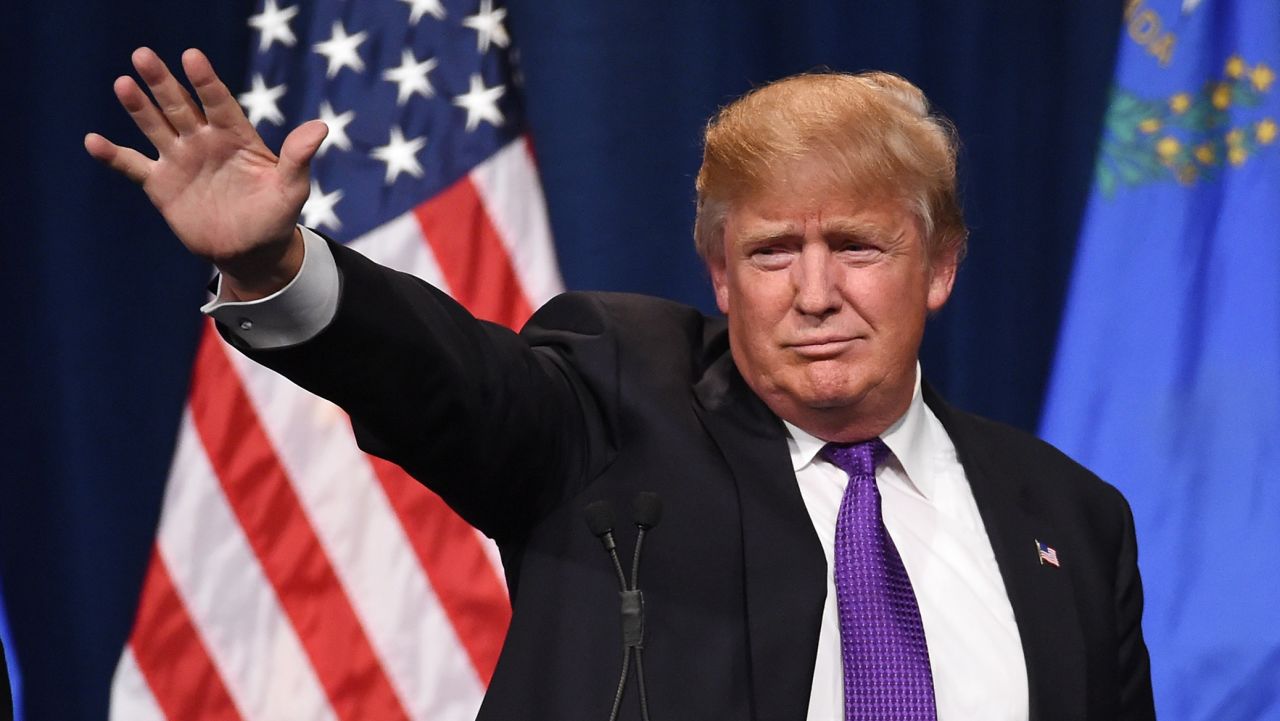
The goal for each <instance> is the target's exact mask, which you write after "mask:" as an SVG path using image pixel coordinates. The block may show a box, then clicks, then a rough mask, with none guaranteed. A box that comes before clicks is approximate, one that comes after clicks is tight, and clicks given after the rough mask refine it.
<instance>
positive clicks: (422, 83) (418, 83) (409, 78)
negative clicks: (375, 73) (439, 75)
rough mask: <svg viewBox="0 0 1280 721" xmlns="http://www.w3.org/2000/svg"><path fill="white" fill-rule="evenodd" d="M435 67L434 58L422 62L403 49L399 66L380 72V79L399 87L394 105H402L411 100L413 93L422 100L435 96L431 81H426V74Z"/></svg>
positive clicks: (411, 52) (410, 51)
mask: <svg viewBox="0 0 1280 721" xmlns="http://www.w3.org/2000/svg"><path fill="white" fill-rule="evenodd" d="M436 65H437V62H436V59H435V58H427V59H426V60H423V61H422V62H418V59H417V58H415V57H414V56H413V51H412V50H410V49H408V48H405V49H404V50H402V51H401V52H400V65H399V66H398V67H394V68H391V69H390V70H384V71H382V79H383V80H390V81H391V82H393V83H395V84H396V85H397V86H399V87H398V88H397V90H396V105H404V104H405V103H406V102H408V100H409V98H412V97H413V95H414V93H417V94H419V95H421V96H422V97H424V98H429V97H431V96H432V95H435V94H436V89H435V88H434V87H432V86H431V81H430V80H428V79H427V73H430V72H431V71H432V70H435V68H436Z"/></svg>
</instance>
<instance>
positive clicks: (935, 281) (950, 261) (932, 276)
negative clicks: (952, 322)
mask: <svg viewBox="0 0 1280 721" xmlns="http://www.w3.org/2000/svg"><path fill="white" fill-rule="evenodd" d="M959 265H960V261H959V259H958V258H957V257H956V254H955V252H954V251H952V252H946V253H943V254H942V255H941V257H938V258H935V259H933V260H932V261H931V262H930V263H929V296H928V298H927V299H926V301H925V305H926V306H927V307H928V309H929V313H931V314H932V313H937V312H938V311H940V310H942V306H944V305H946V303H947V299H948V298H950V297H951V288H952V287H953V286H955V284H956V269H957V268H958V267H959Z"/></svg>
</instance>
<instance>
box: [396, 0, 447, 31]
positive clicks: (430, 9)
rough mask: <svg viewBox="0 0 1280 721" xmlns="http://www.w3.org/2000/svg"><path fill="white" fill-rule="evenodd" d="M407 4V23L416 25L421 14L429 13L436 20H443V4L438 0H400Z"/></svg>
mask: <svg viewBox="0 0 1280 721" xmlns="http://www.w3.org/2000/svg"><path fill="white" fill-rule="evenodd" d="M400 2H402V3H405V4H406V5H408V6H409V23H410V24H412V25H417V24H418V21H419V20H421V19H422V16H423V15H430V16H431V17H433V18H435V19H436V20H444V6H443V5H441V4H440V0H400Z"/></svg>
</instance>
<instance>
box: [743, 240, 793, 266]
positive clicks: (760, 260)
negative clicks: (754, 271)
mask: <svg viewBox="0 0 1280 721" xmlns="http://www.w3.org/2000/svg"><path fill="white" fill-rule="evenodd" d="M792 255H793V252H792V250H791V249H790V248H788V247H786V246H783V245H761V246H758V247H756V248H752V249H751V253H750V256H749V257H750V258H751V262H752V263H754V264H756V265H757V266H759V267H761V268H764V269H766V270H771V269H775V268H783V267H785V266H786V265H787V263H789V262H791V256H792Z"/></svg>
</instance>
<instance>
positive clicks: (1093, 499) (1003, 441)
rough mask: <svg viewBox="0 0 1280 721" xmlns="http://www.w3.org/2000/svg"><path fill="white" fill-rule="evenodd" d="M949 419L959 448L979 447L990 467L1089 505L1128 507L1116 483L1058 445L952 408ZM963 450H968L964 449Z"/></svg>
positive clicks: (1020, 430) (950, 429) (1056, 495)
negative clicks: (1000, 469)
mask: <svg viewBox="0 0 1280 721" xmlns="http://www.w3.org/2000/svg"><path fill="white" fill-rule="evenodd" d="M946 413H947V415H949V416H950V419H949V422H944V425H946V426H947V430H948V432H949V433H951V434H952V435H953V437H955V442H956V447H957V449H976V450H975V451H973V452H977V453H981V454H982V455H983V456H984V462H985V463H987V464H988V465H998V466H1003V468H1004V470H1006V471H1007V472H1009V473H1012V474H1016V476H1018V477H1021V478H1026V479H1035V480H1036V481H1037V482H1036V483H1035V484H1034V485H1035V487H1036V489H1037V491H1038V492H1039V493H1044V494H1048V495H1051V496H1055V497H1059V498H1060V499H1061V500H1064V501H1065V500H1066V499H1067V498H1075V499H1077V500H1083V501H1085V502H1086V503H1089V504H1090V505H1098V504H1101V505H1106V506H1113V507H1119V508H1123V509H1125V510H1126V512H1127V509H1128V502H1127V501H1126V500H1125V499H1124V496H1123V495H1122V494H1121V493H1120V491H1119V490H1118V489H1116V487H1115V486H1113V485H1111V484H1110V483H1108V482H1107V481H1104V480H1103V479H1102V478H1100V477H1098V475H1097V474H1095V473H1094V472H1093V471H1091V470H1089V469H1088V468H1085V467H1084V466H1083V465H1081V464H1080V463H1079V462H1078V461H1076V460H1075V459H1073V458H1072V457H1070V456H1068V455H1067V454H1066V453H1063V452H1062V451H1061V450H1059V449H1058V448H1057V447H1056V446H1054V445H1053V444H1051V443H1049V442H1047V441H1045V440H1043V439H1041V438H1039V437H1037V436H1035V435H1033V434H1031V433H1028V432H1027V431H1024V430H1022V429H1020V428H1015V427H1014V426H1011V425H1008V424H1005V423H1001V422H999V421H994V420H991V419H990V418H984V417H982V416H978V415H974V414H972V413H966V412H964V411H958V410H955V409H952V408H948V409H947V411H946ZM962 452H963V450H962Z"/></svg>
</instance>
